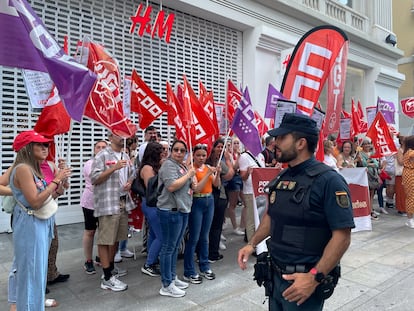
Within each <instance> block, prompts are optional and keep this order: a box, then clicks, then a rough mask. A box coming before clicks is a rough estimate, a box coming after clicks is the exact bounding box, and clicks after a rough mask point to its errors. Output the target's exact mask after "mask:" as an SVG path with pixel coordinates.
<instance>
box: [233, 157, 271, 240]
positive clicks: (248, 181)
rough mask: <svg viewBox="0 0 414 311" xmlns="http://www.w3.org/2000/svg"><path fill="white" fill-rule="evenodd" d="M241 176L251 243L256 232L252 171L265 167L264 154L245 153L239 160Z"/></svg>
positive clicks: (248, 234) (247, 229)
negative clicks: (255, 155)
mask: <svg viewBox="0 0 414 311" xmlns="http://www.w3.org/2000/svg"><path fill="white" fill-rule="evenodd" d="M238 161H239V170H240V176H241V178H242V180H243V195H244V204H245V208H246V233H247V240H248V241H250V239H251V237H252V236H253V234H254V232H255V224H254V204H253V200H254V199H255V198H254V195H253V184H252V176H251V173H252V170H253V168H255V167H265V161H264V157H263V154H261V153H259V154H258V155H257V157H254V156H253V155H252V154H251V153H250V152H249V151H246V152H243V153H242V154H241V155H240V157H239V159H238Z"/></svg>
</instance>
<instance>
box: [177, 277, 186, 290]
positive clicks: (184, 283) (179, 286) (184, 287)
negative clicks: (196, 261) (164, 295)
mask: <svg viewBox="0 0 414 311" xmlns="http://www.w3.org/2000/svg"><path fill="white" fill-rule="evenodd" d="M174 285H175V286H176V287H178V288H179V289H186V288H188V286H189V284H188V283H187V282H184V281H181V280H180V279H179V278H178V276H175V280H174Z"/></svg>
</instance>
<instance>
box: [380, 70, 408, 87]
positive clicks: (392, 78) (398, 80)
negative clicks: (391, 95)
mask: <svg viewBox="0 0 414 311" xmlns="http://www.w3.org/2000/svg"><path fill="white" fill-rule="evenodd" d="M404 81H405V76H404V75H403V74H401V73H398V72H386V71H385V70H381V69H380V70H379V72H378V75H377V79H376V82H378V83H381V84H385V85H387V86H393V87H395V88H399V87H400V86H401V84H403V82H404Z"/></svg>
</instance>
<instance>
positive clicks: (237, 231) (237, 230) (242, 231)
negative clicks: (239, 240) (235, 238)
mask: <svg viewBox="0 0 414 311" xmlns="http://www.w3.org/2000/svg"><path fill="white" fill-rule="evenodd" d="M233 232H234V234H236V235H244V230H243V229H241V228H239V227H237V228H236V229H234V230H233Z"/></svg>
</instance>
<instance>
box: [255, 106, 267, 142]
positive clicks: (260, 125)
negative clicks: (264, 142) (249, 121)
mask: <svg viewBox="0 0 414 311" xmlns="http://www.w3.org/2000/svg"><path fill="white" fill-rule="evenodd" d="M254 118H255V119H256V125H257V129H258V131H259V135H260V137H262V136H263V135H264V134H266V133H267V131H268V130H269V128H268V127H267V125H266V123H265V120H264V119H263V118H262V116H261V115H260V114H259V113H258V112H257V111H256V110H255V111H254Z"/></svg>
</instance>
